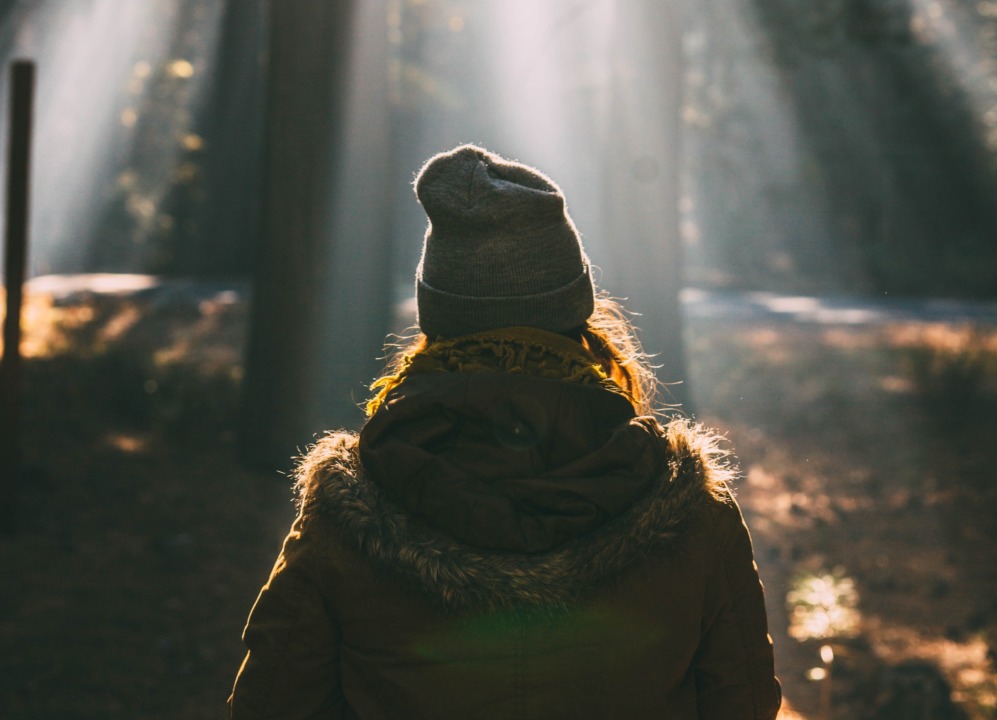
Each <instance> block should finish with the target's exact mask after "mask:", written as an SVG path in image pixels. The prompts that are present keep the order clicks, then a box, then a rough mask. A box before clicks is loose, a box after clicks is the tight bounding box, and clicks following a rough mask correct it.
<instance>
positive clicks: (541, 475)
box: [296, 373, 733, 609]
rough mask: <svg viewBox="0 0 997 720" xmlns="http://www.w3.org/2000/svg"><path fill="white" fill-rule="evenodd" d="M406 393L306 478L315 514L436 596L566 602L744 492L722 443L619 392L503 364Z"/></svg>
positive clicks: (332, 438) (418, 380) (384, 567)
mask: <svg viewBox="0 0 997 720" xmlns="http://www.w3.org/2000/svg"><path fill="white" fill-rule="evenodd" d="M404 386H405V391H404V392H403V393H399V394H398V396H397V397H392V398H389V399H388V401H387V403H386V405H385V406H384V407H382V408H381V410H379V411H378V413H376V414H375V416H374V417H373V418H372V419H371V420H370V421H369V422H368V424H367V426H365V428H364V430H363V431H362V433H361V435H360V437H359V438H358V436H356V435H354V434H351V433H332V434H330V435H328V436H326V437H325V438H323V439H322V440H320V441H319V442H318V443H317V444H316V445H315V446H314V447H313V448H311V449H310V451H309V452H308V453H307V454H306V455H305V456H304V457H303V458H302V460H301V462H300V464H299V465H298V468H297V470H296V479H297V484H298V488H299V492H300V497H301V503H302V514H303V516H304V518H305V520H306V522H313V521H314V522H317V523H319V524H321V525H322V526H323V527H324V528H326V529H327V530H328V533H329V535H330V538H331V539H332V540H333V541H334V542H337V543H338V544H339V545H341V546H342V545H345V546H347V547H348V548H350V549H352V550H353V551H355V552H357V553H358V554H359V555H361V556H363V557H365V558H366V559H367V560H368V561H370V562H371V564H372V565H373V566H374V567H375V568H376V569H377V570H378V571H380V572H383V573H385V574H387V575H390V576H392V577H394V578H396V579H398V580H401V581H402V582H404V583H406V584H408V585H410V586H413V587H414V588H417V589H418V590H419V591H420V592H422V593H423V594H424V595H425V596H427V597H428V598H429V599H430V600H431V601H432V602H434V603H435V604H438V605H441V606H444V607H447V608H451V609H456V608H470V607H474V608H480V607H489V608H502V607H518V606H524V605H526V606H546V607H556V606H563V605H565V604H566V603H568V602H570V601H571V599H572V598H574V597H575V596H577V595H578V594H579V593H581V592H583V591H584V590H586V589H587V588H589V587H591V586H593V585H594V584H596V583H598V582H601V581H604V580H605V579H606V578H607V577H608V576H613V575H615V574H617V573H619V572H620V571H622V570H623V569H625V568H626V567H627V566H629V565H630V564H631V563H632V562H634V561H636V560H637V559H639V558H640V557H641V556H642V555H644V554H646V553H647V552H649V551H652V550H655V549H660V548H662V547H665V546H668V545H672V544H675V543H676V542H678V541H679V540H680V539H681V537H682V534H683V533H682V531H683V528H684V526H685V524H686V523H687V521H688V520H689V518H690V517H692V516H693V515H694V514H696V512H697V511H698V510H699V509H700V508H702V507H703V506H705V505H707V504H709V503H711V502H715V501H716V500H718V499H720V500H727V499H729V490H728V485H727V483H728V481H729V479H730V477H731V475H732V473H733V470H732V469H731V467H730V466H729V464H728V463H727V461H726V453H725V452H724V451H722V450H720V449H719V447H718V440H717V438H716V436H714V435H711V434H709V433H707V432H705V431H704V430H703V429H702V428H701V427H698V426H694V425H692V424H691V423H689V422H687V421H683V420H676V421H673V422H671V423H669V424H668V425H667V426H666V427H662V426H661V425H660V424H659V423H658V422H657V421H656V420H655V419H653V418H650V417H641V418H637V417H634V413H633V410H632V408H631V407H630V404H629V402H628V401H627V400H626V399H625V398H623V397H622V396H620V395H617V394H615V393H611V392H608V391H606V390H605V389H604V388H600V387H598V386H584V385H577V384H572V383H564V382H560V381H554V380H546V379H540V378H533V377H524V376H517V377H513V378H510V377H509V376H508V375H507V374H504V373H464V374H461V373H440V374H430V375H425V376H414V377H412V378H410V379H408V380H407V381H406V382H405V383H404ZM400 387H401V386H400ZM545 408H547V410H545Z"/></svg>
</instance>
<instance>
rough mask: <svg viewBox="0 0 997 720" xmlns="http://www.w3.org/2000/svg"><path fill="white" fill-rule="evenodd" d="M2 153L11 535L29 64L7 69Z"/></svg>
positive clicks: (0, 385) (5, 480) (2, 376)
mask: <svg viewBox="0 0 997 720" xmlns="http://www.w3.org/2000/svg"><path fill="white" fill-rule="evenodd" d="M10 76H11V93H10V97H11V105H10V125H9V127H8V138H9V143H8V154H7V163H8V165H7V230H6V235H5V238H4V248H5V252H4V287H5V288H6V289H7V314H6V316H5V317H4V323H3V362H2V364H0V533H2V534H4V535H12V534H13V533H14V531H15V528H16V523H17V504H18V503H17V500H18V498H17V495H18V483H19V481H20V474H21V427H20V410H21V300H22V292H23V288H24V276H25V271H26V266H27V258H28V189H29V188H28V185H29V180H30V169H31V106H32V97H33V95H34V85H35V65H34V63H32V62H30V61H27V60H18V61H16V62H14V64H13V66H12V67H11V73H10Z"/></svg>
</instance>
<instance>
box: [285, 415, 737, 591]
mask: <svg viewBox="0 0 997 720" xmlns="http://www.w3.org/2000/svg"><path fill="white" fill-rule="evenodd" d="M628 424H636V425H637V426H638V428H639V431H640V432H641V433H644V434H645V435H646V441H647V442H648V443H649V444H650V446H651V447H652V448H653V451H654V453H655V454H656V455H657V457H658V458H659V459H660V463H659V464H658V465H657V467H658V468H659V472H658V473H657V476H656V477H654V478H652V479H651V482H650V483H649V486H648V487H646V488H645V489H643V490H642V492H641V494H640V495H639V496H638V497H635V498H632V502H631V504H629V506H628V507H626V508H625V509H624V510H622V511H621V512H619V513H618V514H616V515H615V516H613V517H609V518H606V519H603V520H602V521H600V523H599V524H598V525H597V526H596V527H594V528H591V529H588V530H586V531H585V532H582V533H579V534H577V535H574V536H572V537H569V538H568V539H566V540H564V541H563V542H559V543H558V544H557V545H556V546H555V547H552V548H550V549H548V550H545V551H543V552H536V553H528V552H514V551H509V550H495V549H483V548H481V547H476V546H473V545H471V544H468V543H467V542H461V541H460V540H457V539H455V538H454V537H453V535H452V534H450V533H447V532H445V531H443V530H441V529H439V527H436V526H434V525H433V524H432V523H431V522H428V521H427V520H426V518H425V517H422V516H420V515H419V514H418V513H414V512H412V511H411V510H409V509H407V508H405V507H403V505H402V504H401V503H399V502H398V500H397V498H396V497H395V496H392V495H391V494H390V493H389V492H386V491H385V490H384V488H382V487H381V486H380V484H379V483H377V482H374V481H373V480H372V478H371V477H370V473H369V471H368V470H367V469H366V468H365V465H364V463H363V462H362V461H361V458H360V450H359V440H358V437H357V435H355V434H352V433H344V432H339V433H331V434H329V435H327V436H326V437H324V438H323V439H321V440H320V441H319V442H318V443H317V444H316V445H315V446H314V447H312V448H311V449H310V451H309V452H308V453H307V454H306V455H305V456H304V457H303V458H302V460H301V462H300V464H299V465H298V467H297V470H296V480H297V487H298V490H299V493H300V501H301V505H302V515H303V520H304V522H306V523H314V524H315V525H320V526H321V527H322V529H323V531H324V532H327V533H328V534H329V535H330V536H332V537H334V538H335V539H336V540H335V541H336V542H337V544H338V545H340V546H346V547H348V548H349V549H350V550H352V551H353V552H356V553H358V554H359V555H361V556H362V557H365V558H366V559H367V560H368V561H369V562H370V563H371V564H372V565H373V566H374V567H375V568H376V569H377V570H378V571H379V572H382V573H385V574H387V575H390V576H392V577H394V578H396V579H398V580H400V581H402V582H404V583H405V584H407V585H409V586H412V587H415V588H417V589H418V590H419V591H421V592H422V593H424V594H425V595H426V596H427V597H429V598H430V599H431V600H432V601H433V602H434V603H436V604H439V605H441V606H444V607H447V608H451V609H461V608H511V607H522V606H534V607H536V606H539V607H557V606H563V605H565V604H567V603H569V602H570V601H571V600H572V599H573V598H575V597H576V596H577V595H578V594H579V593H580V592H583V591H584V590H585V589H586V588H588V587H591V586H593V585H595V584H597V583H600V582H604V581H605V580H606V579H607V578H611V577H613V576H615V575H617V574H618V573H619V572H621V571H622V570H623V569H625V568H626V567H627V566H629V565H631V564H632V563H633V562H634V561H636V560H638V559H639V558H641V557H642V556H644V555H646V554H647V553H648V552H650V551H652V550H658V549H661V548H663V547H667V546H669V545H673V544H675V543H677V542H679V541H681V538H682V536H683V531H684V529H685V525H686V524H687V521H688V520H689V519H690V518H691V517H692V516H693V515H695V514H696V513H697V512H698V511H700V510H701V509H703V508H704V507H705V506H707V505H709V504H711V503H716V502H718V501H719V502H731V499H730V491H729V489H728V482H729V480H730V479H731V476H732V474H733V470H732V468H731V466H730V465H729V463H728V460H727V453H726V452H725V451H723V450H721V449H720V447H719V441H718V438H717V437H716V436H715V435H713V434H710V433H709V432H707V431H705V430H703V428H702V427H701V426H697V425H694V424H692V423H690V422H688V421H685V420H675V421H672V422H671V423H669V424H668V425H667V426H664V427H662V426H661V425H660V424H658V423H657V422H656V421H655V420H654V419H652V418H635V419H632V420H630V421H629V423H628Z"/></svg>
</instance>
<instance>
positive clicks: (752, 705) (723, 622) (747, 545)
mask: <svg viewBox="0 0 997 720" xmlns="http://www.w3.org/2000/svg"><path fill="white" fill-rule="evenodd" d="M719 516H720V517H719V522H718V527H717V535H716V537H717V538H718V540H719V541H720V542H719V558H718V562H717V564H716V567H715V568H714V571H713V572H712V574H711V577H710V579H709V581H708V585H707V591H706V598H707V600H706V607H705V612H704V618H703V634H702V638H701V640H700V646H699V649H698V650H697V653H696V658H695V673H696V692H697V695H698V705H699V717H700V718H704V719H709V720H728V719H730V720H734V719H735V718H736V719H737V720H749V719H750V720H773V719H774V718H775V717H776V715H777V714H778V712H779V706H780V704H781V700H782V693H781V688H780V685H779V681H778V679H776V677H775V670H774V664H773V655H772V638H771V637H769V635H768V623H767V621H766V615H765V599H764V596H763V589H762V584H761V581H760V580H759V579H758V567H757V565H755V562H754V557H753V554H752V550H751V539H750V537H749V535H748V528H747V527H746V526H745V524H744V520H743V519H742V518H741V512H740V510H739V509H738V507H737V505H736V504H735V503H734V501H733V500H730V502H729V504H727V503H724V504H723V505H722V506H721V508H720V509H719Z"/></svg>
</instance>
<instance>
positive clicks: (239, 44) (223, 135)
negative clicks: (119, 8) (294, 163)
mask: <svg viewBox="0 0 997 720" xmlns="http://www.w3.org/2000/svg"><path fill="white" fill-rule="evenodd" d="M265 47H266V37H265V25H264V8H263V0H227V1H226V3H225V10H224V14H223V15H222V20H221V34H220V37H219V40H218V44H217V46H216V49H215V56H214V60H213V61H212V63H211V66H210V68H209V77H208V80H207V85H208V87H207V89H206V91H205V105H204V107H203V108H202V109H201V110H200V112H199V113H198V115H199V120H198V122H196V123H195V127H196V131H195V133H196V134H195V135H194V137H193V138H190V140H191V141H192V144H194V145H196V144H197V143H198V142H199V141H200V142H201V143H202V144H203V148H202V150H201V158H202V161H201V167H202V170H203V188H204V196H205V199H206V202H207V204H208V207H209V208H210V209H209V210H208V211H207V212H205V213H204V214H203V217H202V218H201V221H200V228H199V232H198V233H197V234H196V239H198V240H200V242H199V243H195V244H194V245H193V246H190V247H187V248H185V249H183V250H182V251H181V252H179V253H178V255H179V256H180V257H181V258H187V257H190V258H192V259H193V264H192V265H191V264H190V263H182V264H183V265H185V266H186V268H187V269H188V271H193V272H200V273H211V274H214V275H236V274H237V275H248V274H250V272H251V270H252V260H253V251H254V249H255V247H256V239H257V236H258V234H259V230H258V228H259V224H260V216H259V215H260V214H259V196H260V187H261V179H262V173H261V172H260V170H261V165H262V133H263V52H264V48H265Z"/></svg>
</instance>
